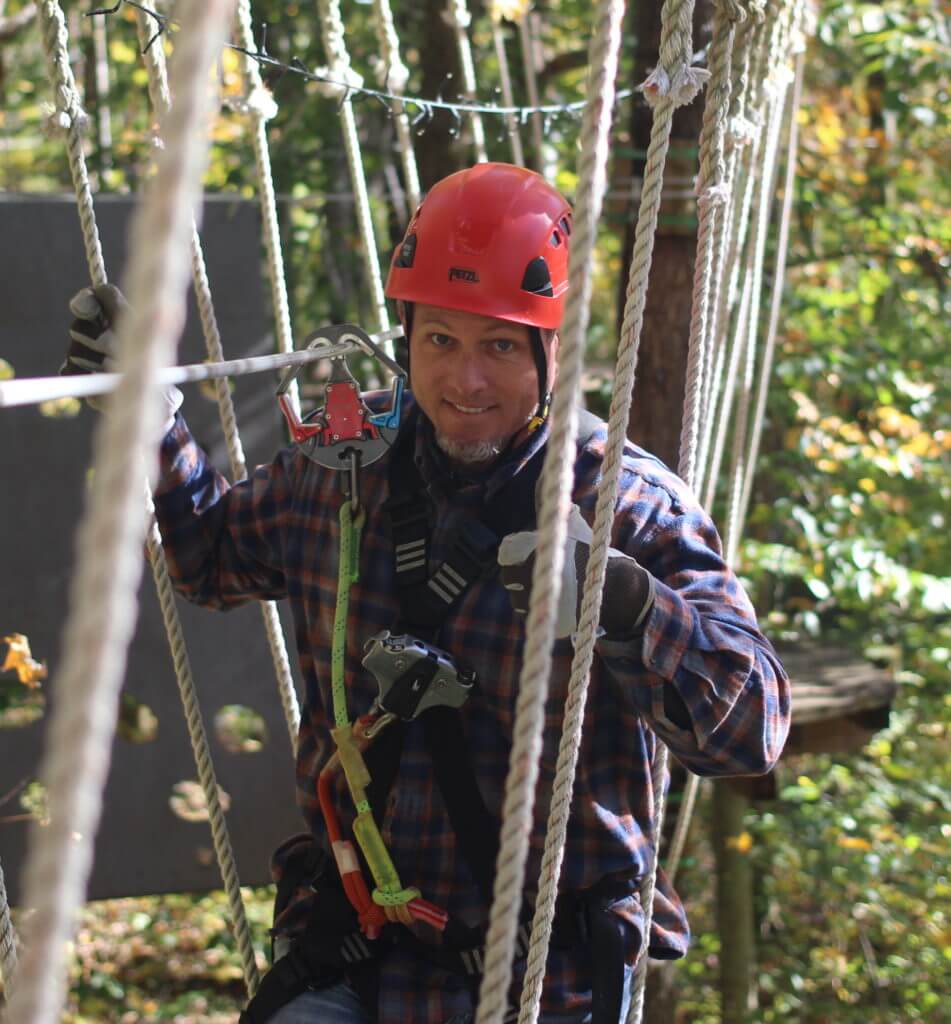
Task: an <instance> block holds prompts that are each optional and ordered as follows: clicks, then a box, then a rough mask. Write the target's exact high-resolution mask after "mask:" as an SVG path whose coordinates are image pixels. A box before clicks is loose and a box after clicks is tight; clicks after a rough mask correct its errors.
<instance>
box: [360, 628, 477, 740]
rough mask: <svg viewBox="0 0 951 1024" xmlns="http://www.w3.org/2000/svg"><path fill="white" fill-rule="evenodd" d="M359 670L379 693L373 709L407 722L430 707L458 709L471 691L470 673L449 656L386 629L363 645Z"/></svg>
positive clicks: (415, 639) (405, 635) (406, 634)
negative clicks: (373, 681)
mask: <svg viewBox="0 0 951 1024" xmlns="http://www.w3.org/2000/svg"><path fill="white" fill-rule="evenodd" d="M364 651H365V654H364V657H363V667H364V668H366V669H368V670H369V671H370V672H372V673H373V676H374V678H375V679H376V681H377V686H379V689H380V693H379V696H378V697H377V699H376V702H375V704H374V708H376V709H382V710H383V711H384V712H387V713H389V714H393V715H396V716H397V717H399V718H401V719H402V720H403V721H404V722H410V721H412V720H413V719H414V718H416V717H418V716H419V715H421V714H422V713H423V712H424V711H426V710H427V709H429V708H432V707H450V708H460V707H462V705H463V704H465V702H466V700H467V699H468V697H469V694H470V693H471V692H472V690H473V688H474V686H475V682H476V676H475V673H474V672H469V671H467V670H466V669H462V668H459V667H458V666H457V665H456V663H455V662H454V661H453V658H452V655H450V654H448V653H447V652H446V651H444V650H442V649H441V648H439V647H435V646H434V645H432V644H428V643H425V642H424V641H422V640H418V639H417V638H416V637H414V636H410V635H409V634H408V633H403V634H398V635H394V634H392V633H390V631H389V630H388V629H384V630H383V631H382V632H380V633H377V634H376V635H375V636H372V637H371V638H370V639H369V640H368V641H367V642H366V645H365V646H364Z"/></svg>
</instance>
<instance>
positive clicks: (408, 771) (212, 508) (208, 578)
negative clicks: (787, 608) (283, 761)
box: [156, 399, 789, 1024]
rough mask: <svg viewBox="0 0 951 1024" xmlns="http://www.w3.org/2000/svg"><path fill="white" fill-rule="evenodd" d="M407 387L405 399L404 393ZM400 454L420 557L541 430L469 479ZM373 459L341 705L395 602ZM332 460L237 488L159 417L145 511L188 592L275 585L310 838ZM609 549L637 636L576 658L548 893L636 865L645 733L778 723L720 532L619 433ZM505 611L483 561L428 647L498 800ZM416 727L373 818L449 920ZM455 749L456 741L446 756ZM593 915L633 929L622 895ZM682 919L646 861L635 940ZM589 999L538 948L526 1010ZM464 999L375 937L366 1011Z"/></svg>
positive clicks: (635, 910)
mask: <svg viewBox="0 0 951 1024" xmlns="http://www.w3.org/2000/svg"><path fill="white" fill-rule="evenodd" d="M408 402H411V399H408ZM420 422H421V426H420V428H419V430H418V437H417V440H416V454H417V463H418V465H419V467H420V472H421V474H422V476H423V478H424V480H425V481H426V483H427V485H428V487H429V492H430V497H431V499H432V503H433V516H432V546H431V560H432V563H433V565H435V564H438V561H439V560H440V559H441V557H442V555H443V554H444V553H445V551H446V546H447V541H448V540H449V538H450V537H451V536H452V533H453V531H454V528H455V526H456V524H457V523H458V521H459V519H460V517H461V516H463V515H465V514H466V513H469V512H472V511H473V510H476V509H478V507H479V505H480V504H481V503H482V501H483V500H485V498H486V496H490V495H491V494H492V493H493V491H494V490H495V489H496V488H497V487H499V486H500V484H501V483H502V481H504V480H505V479H507V478H508V477H509V476H510V475H511V474H512V473H515V472H518V471H519V470H520V469H521V468H522V466H523V465H524V463H525V461H526V460H527V459H528V457H529V456H530V455H531V454H532V452H533V451H534V450H535V449H536V448H537V446H539V445H542V444H544V443H545V441H546V433H545V431H544V429H543V430H540V431H538V432H537V433H536V434H535V435H533V436H532V438H531V439H530V440H529V441H528V442H527V443H526V444H525V445H524V446H523V447H522V449H521V450H520V451H519V452H517V453H515V454H514V455H511V456H509V457H508V458H506V459H504V460H503V462H502V464H501V465H500V466H499V467H497V468H495V469H494V470H493V471H492V472H490V473H489V474H488V475H487V478H485V479H481V480H476V481H460V480H457V479H454V478H453V477H452V474H451V473H449V471H448V469H447V467H446V466H445V464H444V462H443V460H442V459H441V457H440V455H439V453H438V452H437V451H436V450H435V448H434V446H433V445H432V442H431V437H430V436H429V432H430V428H429V427H428V424H427V422H426V421H425V420H424V419H422V418H421V421H420ZM605 436H606V431H605V429H604V428H603V427H601V428H599V430H597V431H596V432H595V433H594V435H593V436H592V437H590V438H589V439H588V440H587V442H586V443H585V444H584V446H583V448H580V449H579V453H578V457H577V461H576V463H575V486H574V494H573V500H574V501H575V502H576V503H577V504H578V505H579V506H580V508H581V511H582V514H583V515H584V517H585V518H586V519H587V520H588V522H589V523H590V522H591V521H592V520H593V517H594V507H595V500H596V492H595V488H596V485H597V482H598V479H599V475H600V469H601V464H602V458H603V453H604V442H605ZM387 462H388V459H387V458H386V457H384V458H382V459H380V460H379V461H377V462H376V463H373V464H372V465H370V466H368V467H366V468H365V469H364V470H363V472H362V478H361V492H362V496H363V501H364V504H365V508H366V516H367V519H366V524H365V526H364V529H363V542H362V550H361V555H360V578H359V581H358V582H357V583H356V584H355V585H354V587H353V590H352V596H351V602H350V615H349V620H348V640H347V655H346V678H347V692H348V700H349V707H350V713H351V717H352V718H355V717H356V716H357V715H359V714H362V713H364V712H365V711H367V710H368V709H369V707H370V705H371V704H372V702H373V699H374V697H375V696H376V685H375V682H374V680H373V679H372V678H371V677H370V676H369V675H368V673H367V672H366V670H364V669H363V667H362V665H361V663H360V662H361V657H362V654H363V645H364V643H365V642H366V640H367V639H368V638H369V637H371V636H373V634H375V633H377V632H379V631H380V630H383V629H387V628H389V627H390V626H391V625H392V624H393V622H394V620H395V619H396V616H397V606H396V603H395V598H394V589H393V552H392V548H391V544H390V541H389V539H388V534H387V528H388V524H387V519H386V515H385V513H384V511H383V508H382V506H383V502H384V501H385V499H386V497H387V496H388V483H387ZM342 500H343V498H342V489H341V482H340V479H339V475H338V474H336V473H335V472H333V471H331V470H327V469H324V468H322V467H320V466H318V465H316V464H314V463H313V462H311V461H310V460H308V459H307V458H306V457H305V456H304V455H303V454H302V453H301V452H300V451H298V450H297V449H295V448H287V449H285V450H283V451H281V452H280V453H279V454H278V455H277V457H276V458H275V459H274V461H273V462H271V463H270V464H269V465H266V466H260V467H258V468H257V469H256V470H255V472H254V473H253V474H252V476H251V477H250V478H249V479H248V480H247V481H245V482H243V483H241V484H238V485H236V486H233V487H231V486H229V484H228V483H227V482H226V481H225V479H224V478H223V477H222V476H221V475H220V474H219V473H217V472H216V471H215V469H214V468H213V467H212V466H211V465H210V463H209V461H208V459H207V457H206V455H205V453H204V452H203V451H202V450H201V449H200V448H199V447H198V445H197V444H196V443H195V441H194V439H193V438H192V436H191V434H190V433H189V431H188V428H187V426H186V425H185V422H184V420H183V419H182V418H181V416H179V417H178V418H177V420H176V423H175V426H174V427H173V428H172V430H171V431H170V432H169V434H168V435H167V436H166V438H165V440H164V442H163V445H162V475H161V481H160V486H159V488H158V490H157V495H156V512H157V515H158V520H159V523H160V526H161V529H162V534H163V537H164V539H165V544H166V550H167V554H168V560H169V568H170V570H171V573H172V576H173V579H174V580H175V583H176V586H177V587H178V588H179V590H180V591H181V592H182V593H183V594H185V595H186V596H187V597H188V598H189V599H191V600H193V601H195V602H197V603H199V604H203V605H207V606H209V607H213V608H220V609H228V608H232V607H235V606H236V605H239V604H242V603H243V602H246V601H248V600H251V599H284V598H286V599H287V600H288V603H289V605H290V608H291V612H292V614H293V620H294V627H295V636H296V641H297V651H298V656H299V659H300V669H301V674H302V678H303V681H304V687H305V704H304V709H303V718H302V723H301V734H300V744H299V752H298V759H297V796H298V802H299V805H300V807H301V810H302V812H303V814H304V817H305V818H306V820H307V823H308V825H309V826H310V828H311V829H312V830H313V831H314V832H315V833H316V834H318V835H321V836H322V835H323V834H324V827H323V822H322V819H321V816H320V811H319V808H318V804H317V798H316V789H315V781H316V778H317V775H318V773H319V770H320V768H321V767H322V765H323V764H324V762H325V761H326V760H327V758H328V757H329V756H330V754H331V750H332V742H331V739H330V736H329V732H328V728H329V725H330V724H331V723H332V719H333V713H332V704H331V695H330V678H331V669H330V652H331V630H332V626H333V620H334V611H335V605H336V589H337V562H338V543H339V523H338V510H339V507H340V503H341V501H342ZM612 544H613V545H614V547H616V548H619V549H620V550H621V551H624V552H626V553H627V554H629V555H631V556H633V557H635V558H636V559H637V560H638V561H639V562H640V564H641V565H643V566H644V567H645V568H646V569H647V570H648V571H650V572H651V573H652V574H653V576H654V577H655V580H656V601H655V604H654V607H653V610H652V611H651V612H650V614H649V616H648V619H647V622H646V626H645V628H644V630H643V633H642V635H640V636H638V637H637V638H636V639H631V640H619V639H611V638H608V637H602V638H601V639H600V640H599V641H598V644H597V656H596V658H595V661H594V665H593V668H592V672H591V683H590V690H589V695H588V701H587V708H586V712H585V723H584V733H583V739H582V745H581V752H580V759H579V763H578V770H577V778H576V781H575V790H574V799H573V803H572V816H571V821H570V824H569V827H568V835H567V840H566V850H565V857H564V866H563V871H562V879H561V888H562V889H563V890H567V891H571V890H580V889H584V888H586V887H588V886H591V885H593V884H594V883H595V882H597V881H598V880H599V879H600V878H602V877H604V876H606V875H610V874H617V875H620V876H624V877H628V876H630V877H635V878H640V877H641V876H642V875H643V874H644V873H645V872H646V871H647V869H648V865H649V858H650V855H651V851H652V849H653V844H654V842H655V836H654V834H653V826H652V822H653V820H654V816H655V811H656V805H655V793H654V791H653V789H652V786H651V762H652V759H653V756H654V752H655V749H656V745H657V744H656V739H655V734H656V736H659V737H660V738H661V739H662V740H663V741H664V742H665V743H666V744H667V745H668V746H669V747H670V749H671V751H672V752H673V754H674V755H675V756H676V757H677V758H679V759H680V761H681V762H682V763H683V764H684V765H685V766H686V767H687V768H688V769H690V770H691V771H693V772H696V773H697V774H700V775H753V774H758V773H762V772H766V771H768V770H769V769H770V767H771V766H772V765H773V764H774V763H775V761H776V759H777V758H778V757H779V754H780V752H781V750H782V746H783V743H784V741H785V737H786V733H787V730H788V725H789V684H788V680H787V679H786V676H785V673H784V672H783V669H782V666H781V665H780V663H779V661H778V659H777V657H776V655H775V653H774V651H773V649H772V647H771V646H770V644H769V643H768V641H767V640H766V639H765V638H764V637H763V635H762V634H761V632H760V630H759V628H758V626H757V623H756V617H755V614H754V612H753V609H752V607H751V605H750V602H749V599H748V598H747V596H746V594H745V593H744V591H743V589H742V587H741V586H740V584H739V582H738V581H737V579H736V577H735V576H734V575H733V573H732V572H731V571H730V570H729V569H728V568H727V566H726V565H725V564H724V562H723V559H722V555H721V545H720V540H719V538H718V536H717V533H716V530H715V528H714V526H713V524H712V522H711V520H710V518H709V517H708V516H707V515H706V513H705V512H704V511H703V510H702V509H701V508H700V507H699V505H698V504H697V501H696V500H695V499H694V497H693V496H692V495H691V493H690V492H689V490H688V489H687V487H686V486H685V485H684V484H683V483H682V482H681V481H680V480H679V479H678V478H677V477H676V476H675V475H674V474H673V473H671V472H670V471H669V470H668V469H667V468H666V467H665V466H664V465H663V464H662V463H660V462H659V461H658V460H657V459H655V458H654V457H653V456H651V455H649V454H647V453H646V452H644V451H642V450H641V449H639V448H636V447H635V446H633V445H628V447H627V449H626V453H625V459H624V466H623V471H622V478H621V484H620V492H619V497H618V500H617V504H616V515H615V523H614V530H613V539H612ZM524 632H525V620H524V618H522V617H519V616H517V615H516V614H515V613H514V612H513V610H512V608H511V605H510V602H509V597H508V594H507V592H506V591H505V590H504V588H503V587H502V585H501V583H500V582H499V579H498V574H497V573H496V574H492V575H490V576H489V577H488V578H486V579H483V580H481V581H479V582H477V583H476V584H474V585H473V586H472V587H471V588H470V589H469V590H468V591H467V592H466V594H465V595H464V596H463V598H462V599H461V601H460V602H459V604H458V605H457V606H456V607H455V608H454V609H453V611H452V612H451V614H450V615H449V617H448V619H447V620H446V623H445V625H444V628H443V632H442V636H441V641H440V646H443V647H444V648H446V649H447V650H449V651H450V652H451V653H452V654H453V656H454V657H455V658H456V660H457V662H458V663H459V664H461V665H465V666H466V667H469V668H472V669H474V670H475V671H476V673H477V675H478V679H479V691H478V693H477V694H476V695H474V696H473V697H472V698H470V700H469V701H468V703H467V704H466V705H465V707H463V709H462V710H461V712H460V713H461V715H462V718H463V725H464V729H465V733H466V736H467V739H468V743H469V747H470V756H471V758H472V761H473V764H474V766H475V771H476V775H477V778H478V781H479V785H480V788H481V791H482V794H483V797H484V799H485V802H486V804H487V806H488V807H489V809H490V810H491V811H493V812H495V813H498V811H499V808H500V807H501V802H502V791H503V786H504V782H505V776H506V772H507V769H508V757H509V751H510V745H511V736H512V727H513V721H514V716H515V703H516V691H517V686H518V679H519V671H520V667H521V663H522V646H523V642H524ZM572 653H573V651H572V646H571V642H570V640H560V641H557V642H556V644H555V648H554V658H553V671H552V678H551V692H550V696H549V699H548V703H547V710H546V719H545V732H544V740H543V749H542V757H541V777H540V783H539V792H538V799H537V801H536V807H537V809H536V823H535V827H534V830H533V833H532V836H531V849H530V858H529V865H528V874H527V879H528V883H527V885H528V888H529V890H534V888H535V886H536V880H537V879H538V877H539V868H540V863H541V855H542V849H543V845H544V831H545V817H546V813H547V806H548V802H549V797H550V793H551V786H552V780H553V777H554V771H555V764H556V758H557V750H558V742H559V734H560V729H561V723H562V709H563V707H564V704H565V698H566V691H567V682H568V676H569V671H570V665H571V658H572ZM420 733H421V730H420V729H419V728H418V727H411V728H408V729H407V732H406V739H405V744H404V749H403V755H402V761H401V764H400V770H399V776H398V778H397V781H396V783H395V785H394V787H393V789H392V792H391V794H390V797H389V799H388V801H387V805H386V808H385V809H384V811H383V821H382V832H383V835H384V839H385V841H386V843H387V845H388V846H389V849H390V852H391V854H392V857H393V860H394V862H395V864H396V866H397V869H398V870H399V872H400V877H401V879H402V881H403V884H404V885H411V886H416V887H418V888H419V889H420V891H421V892H422V894H423V896H424V897H425V898H426V899H429V900H432V901H433V902H435V903H437V904H439V905H441V906H443V907H445V908H446V909H447V910H448V911H449V912H450V913H451V914H453V915H456V916H458V917H459V918H460V919H461V920H463V921H466V922H468V923H470V924H475V923H478V922H480V921H484V920H485V919H486V918H487V915H488V908H487V907H486V906H485V904H484V901H483V900H482V898H481V897H480V895H479V892H478V890H477V888H476V886H475V885H474V883H473V881H472V879H471V877H470V874H469V871H468V868H467V866H466V863H465V860H464V858H463V857H462V856H461V855H460V853H459V852H458V851H457V850H456V842H455V836H454V834H453V831H452V828H451V826H450V824H449V819H448V816H447V814H446V811H445V809H444V807H443V805H442V800H441V797H440V793H439V789H438V786H437V785H436V783H435V780H434V778H433V775H432V771H431V764H430V760H429V756H428V754H427V752H426V749H425V747H424V745H423V742H422V737H421V735H420ZM463 756H464V755H463ZM336 797H337V800H336V802H337V811H338V814H339V816H340V819H341V823H342V825H343V827H344V829H345V830H349V826H350V823H351V821H352V819H353V807H352V804H351V801H350V798H349V795H348V794H347V792H346V789H345V786H344V784H343V783H342V781H341V785H340V787H339V789H338V791H337V794H336ZM612 909H614V910H615V911H616V912H617V913H618V914H619V915H620V916H622V917H624V918H626V919H628V920H629V921H631V923H632V924H634V925H635V926H638V927H639V926H640V924H641V921H642V917H641V911H640V907H639V905H638V902H637V899H636V897H630V898H627V899H624V900H621V901H619V902H618V903H617V904H616V905H615V906H614V907H613V908H612ZM688 941H689V930H688V926H687V919H686V915H685V913H684V910H683V907H682V905H681V903H680V901H679V899H678V897H677V896H676V894H675V893H674V891H673V890H672V888H671V887H670V886H669V885H668V884H667V883H666V880H665V879H664V878H663V877H662V876H661V877H660V879H659V884H658V890H657V896H656V904H655V911H654V918H653V926H652V929H651V936H650V952H651V955H652V956H656V957H664V958H675V957H679V956H683V955H684V953H685V952H686V948H687V944H688ZM589 1000H590V981H589V965H588V964H586V963H585V956H584V954H583V953H581V954H579V953H577V952H573V951H565V950H557V949H553V950H552V951H551V954H550V956H549V961H548V973H547V979H546V983H545V990H544V995H543V1003H542V1006H543V1010H544V1011H545V1012H552V1011H559V1010H561V1011H566V1010H573V1009H577V1008H581V1007H584V1006H585V1005H586V1004H587V1002H588V1001H589ZM469 1009H471V1006H470V995H469V991H468V989H467V988H466V987H465V985H464V983H463V982H462V981H461V980H459V979H456V978H455V977H452V976H449V975H446V974H445V973H444V972H442V971H440V970H438V969H437V968H435V967H433V966H432V965H430V964H428V963H425V962H423V961H420V960H418V959H416V958H413V957H411V956H410V955H409V954H405V953H400V952H396V953H394V954H392V956H389V957H388V958H387V959H386V961H385V962H384V964H383V965H382V968H381V986H380V1003H379V1014H380V1021H381V1022H382V1024H390V1022H392V1024H404V1022H406V1021H413V1022H418V1024H423V1022H426V1024H442V1022H443V1021H445V1020H447V1019H448V1018H449V1017H451V1016H452V1015H453V1014H458V1013H464V1012H466V1011H467V1010H469Z"/></svg>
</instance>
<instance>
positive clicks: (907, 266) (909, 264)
mask: <svg viewBox="0 0 951 1024" xmlns="http://www.w3.org/2000/svg"><path fill="white" fill-rule="evenodd" d="M895 263H896V265H897V267H898V269H899V270H900V271H901V272H902V273H904V274H910V273H911V272H912V271H913V270H914V269H915V267H916V266H917V264H916V263H915V261H914V260H896V261H895Z"/></svg>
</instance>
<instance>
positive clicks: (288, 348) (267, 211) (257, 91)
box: [237, 0, 300, 742]
mask: <svg viewBox="0 0 951 1024" xmlns="http://www.w3.org/2000/svg"><path fill="white" fill-rule="evenodd" d="M237 18H238V39H239V42H240V45H241V46H242V47H243V48H244V49H245V50H247V51H248V52H249V53H255V52H256V50H257V48H256V45H255V42H254V31H253V28H252V25H251V0H237ZM244 75H245V80H246V81H247V83H248V93H247V96H246V97H245V100H244V107H245V109H246V110H247V112H248V113H249V114H250V115H251V119H252V125H253V130H252V133H251V140H252V145H253V148H254V166H255V169H256V172H257V179H258V199H259V202H260V205H261V230H262V232H263V234H264V251H265V252H266V254H267V274H268V280H269V281H270V284H271V302H272V304H273V307H274V334H275V339H276V341H277V350H278V352H293V351H294V330H293V327H292V326H291V311H290V303H289V302H288V299H287V281H286V278H285V275H284V254H283V251H282V249H281V228H280V224H279V223H278V219H277V198H276V195H275V192H274V177H273V175H272V174H271V152H270V150H269V149H268V143H267V123H268V121H269V120H270V119H271V118H272V117H273V116H274V115H275V113H276V112H277V104H276V103H275V102H274V97H273V96H272V95H271V93H270V92H269V91H268V89H267V88H265V85H264V82H263V81H262V80H261V68H260V67H259V65H258V62H257V61H256V60H255V59H254V58H253V57H250V56H247V55H245V57H244ZM287 397H288V399H289V400H290V402H291V405H292V406H293V408H294V410H295V411H296V412H297V414H298V416H299V415H300V395H299V392H298V388H297V382H296V381H291V385H290V387H289V388H288V390H287ZM295 742H296V741H295Z"/></svg>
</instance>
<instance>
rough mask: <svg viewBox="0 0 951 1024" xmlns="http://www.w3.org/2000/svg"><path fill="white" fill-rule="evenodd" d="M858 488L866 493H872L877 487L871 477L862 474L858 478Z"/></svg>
mask: <svg viewBox="0 0 951 1024" xmlns="http://www.w3.org/2000/svg"><path fill="white" fill-rule="evenodd" d="M859 489H860V490H862V491H865V493H866V494H874V493H875V492H876V491H877V490H878V487H877V485H876V483H875V481H874V480H873V479H872V478H871V477H867V476H863V477H862V479H861V480H859Z"/></svg>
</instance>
